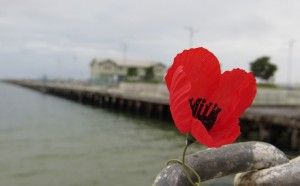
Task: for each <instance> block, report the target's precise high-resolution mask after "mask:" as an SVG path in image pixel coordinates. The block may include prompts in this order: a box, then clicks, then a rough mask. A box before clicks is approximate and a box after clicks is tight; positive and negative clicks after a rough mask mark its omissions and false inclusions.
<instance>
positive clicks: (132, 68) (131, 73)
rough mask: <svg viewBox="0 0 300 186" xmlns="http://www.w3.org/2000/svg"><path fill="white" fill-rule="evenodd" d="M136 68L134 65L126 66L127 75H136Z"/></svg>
mask: <svg viewBox="0 0 300 186" xmlns="http://www.w3.org/2000/svg"><path fill="white" fill-rule="evenodd" d="M137 70H138V69H137V68H135V67H130V68H128V71H127V75H128V76H130V77H132V76H137V75H138V71H137Z"/></svg>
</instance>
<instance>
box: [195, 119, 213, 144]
mask: <svg viewBox="0 0 300 186" xmlns="http://www.w3.org/2000/svg"><path fill="white" fill-rule="evenodd" d="M191 134H192V136H193V137H194V138H195V139H196V140H197V141H198V142H200V143H201V144H203V145H205V146H207V147H215V146H216V145H215V143H214V140H213V138H212V137H211V136H210V135H209V133H208V131H207V130H206V128H205V127H204V125H203V124H202V123H201V121H199V120H197V119H194V118H193V119H192V120H191Z"/></svg>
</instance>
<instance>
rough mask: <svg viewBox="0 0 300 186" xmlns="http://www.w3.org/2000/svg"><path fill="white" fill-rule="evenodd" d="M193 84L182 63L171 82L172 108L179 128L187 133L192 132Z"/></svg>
mask: <svg viewBox="0 0 300 186" xmlns="http://www.w3.org/2000/svg"><path fill="white" fill-rule="evenodd" d="M190 89H191V84H190V81H189V79H188V77H187V76H186V74H185V73H184V71H183V66H182V65H180V66H178V67H177V69H176V70H175V71H174V74H173V78H172V82H171V83H170V110H171V114H172V117H173V120H174V122H175V125H176V127H177V128H178V130H179V131H180V132H181V133H183V134H186V133H188V132H190V125H191V119H192V111H191V109H190V106H189V103H188V99H189V96H190Z"/></svg>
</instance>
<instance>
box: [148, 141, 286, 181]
mask: <svg viewBox="0 0 300 186" xmlns="http://www.w3.org/2000/svg"><path fill="white" fill-rule="evenodd" d="M288 161H289V160H288V158H287V157H286V155H285V154H284V153H283V152H282V151H280V150H279V149H277V148H276V147H274V146H272V145H270V144H267V143H263V142H243V143H235V144H230V145H224V146H222V147H220V148H209V149H205V150H201V151H198V152H196V153H193V154H190V155H188V156H186V163H187V164H188V165H189V166H191V167H192V168H193V169H194V170H195V171H196V172H197V173H198V174H199V175H200V177H201V180H202V181H205V180H209V179H213V178H217V177H222V176H226V175H229V174H236V173H239V172H246V171H251V170H259V169H264V168H269V167H272V166H276V165H281V164H284V163H287V162H288ZM192 178H193V180H195V179H196V177H195V176H194V177H192ZM187 185H190V183H189V182H188V180H187V179H186V176H185V173H184V170H183V168H182V165H180V164H178V163H174V164H171V165H169V166H167V167H165V168H164V169H163V170H162V171H161V172H160V173H159V174H158V176H157V177H156V179H155V181H154V183H153V186H187Z"/></svg>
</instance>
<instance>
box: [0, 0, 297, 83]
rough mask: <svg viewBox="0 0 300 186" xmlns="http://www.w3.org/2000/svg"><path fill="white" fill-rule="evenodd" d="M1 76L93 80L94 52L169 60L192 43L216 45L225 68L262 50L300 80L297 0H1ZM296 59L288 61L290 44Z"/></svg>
mask: <svg viewBox="0 0 300 186" xmlns="http://www.w3.org/2000/svg"><path fill="white" fill-rule="evenodd" d="M0 3H1V6H0V78H41V77H43V76H47V77H48V78H77V79H78V78H88V77H89V64H90V62H91V60H92V59H93V58H94V57H98V58H123V56H124V52H123V51H124V50H123V49H124V45H126V46H127V50H126V51H127V52H126V58H127V59H131V58H132V59H143V60H156V61H161V62H163V63H165V64H166V65H168V66H169V65H170V64H171V63H172V61H173V58H174V57H175V55H176V54H177V53H179V52H181V51H182V50H183V49H186V48H189V47H190V44H189V31H188V30H187V29H186V27H192V28H193V29H194V30H195V33H194V37H193V47H197V46H203V47H205V48H207V49H209V50H210V51H212V52H213V53H214V54H215V55H216V56H217V57H218V59H219V61H220V63H221V64H222V69H223V70H228V69H232V68H237V67H239V68H243V69H245V70H249V62H251V61H254V60H255V59H256V58H258V57H261V56H270V57H271V62H272V63H275V64H276V65H277V66H278V71H277V72H276V76H275V81H276V82H278V83H285V82H287V79H288V75H287V74H288V72H289V70H288V67H290V69H291V70H290V73H289V74H290V77H291V79H292V82H293V83H300V73H299V72H298V71H299V69H300V55H299V52H298V51H299V49H300V40H299V35H300V1H298V0H284V1H282V0H251V1H249V0H226V1H225V0H106V1H105V0H0ZM291 40H293V46H292V47H290V49H291V51H292V52H291V59H292V60H291V65H290V66H289V65H288V64H289V63H288V54H289V52H288V51H289V42H290V41H291Z"/></svg>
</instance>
